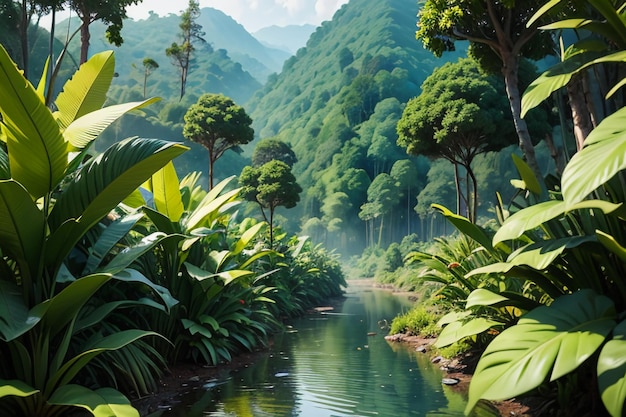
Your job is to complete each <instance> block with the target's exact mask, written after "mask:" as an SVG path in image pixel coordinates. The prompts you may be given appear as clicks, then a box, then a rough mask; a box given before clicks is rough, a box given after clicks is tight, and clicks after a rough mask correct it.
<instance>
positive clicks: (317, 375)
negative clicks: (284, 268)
mask: <svg viewBox="0 0 626 417" xmlns="http://www.w3.org/2000/svg"><path fill="white" fill-rule="evenodd" d="M408 307H409V303H408V302H405V303H404V304H403V301H402V300H401V299H400V298H398V297H397V296H395V295H393V294H391V293H389V292H385V291H378V290H374V291H359V292H357V293H355V294H348V297H347V298H346V300H345V302H344V303H343V305H342V307H340V308H338V309H337V310H335V311H334V312H332V313H331V314H318V315H315V316H307V317H304V318H302V319H299V320H295V321H294V322H293V323H292V324H293V326H294V328H295V329H297V332H294V333H287V332H286V333H282V334H279V335H276V336H275V338H274V343H273V346H272V348H271V349H270V352H269V353H268V354H267V355H261V356H260V357H259V358H258V359H257V360H256V361H255V363H254V364H253V365H252V366H250V367H248V368H244V369H241V370H239V371H237V372H233V373H231V375H230V377H231V378H232V380H231V381H229V382H228V383H227V384H223V385H218V386H215V387H214V388H213V389H211V390H209V391H207V392H205V393H196V394H195V395H194V396H192V397H191V398H189V397H188V398H186V399H185V400H184V401H185V402H186V403H187V404H189V403H193V405H192V406H191V408H190V407H189V406H188V405H187V406H184V405H183V404H181V406H180V407H178V408H177V410H178V409H180V411H179V412H180V413H184V414H164V415H163V417H172V416H176V417H178V416H180V417H183V416H184V417H196V416H198V417H200V416H202V415H206V413H213V414H211V415H215V416H218V415H236V416H238V417H248V416H249V417H265V416H278V417H287V416H302V417H313V416H315V417H317V416H324V415H331V414H340V415H370V414H371V413H373V412H377V413H378V415H385V416H397V417H402V416H411V415H420V416H424V415H426V416H428V415H433V416H434V415H437V413H444V414H445V415H459V416H461V415H462V411H463V408H464V406H465V400H464V398H463V396H462V395H461V394H457V393H455V392H453V391H451V390H449V389H444V388H443V387H442V384H441V378H442V375H441V371H440V370H439V369H438V367H437V366H435V365H433V364H431V363H430V360H429V358H428V355H424V354H422V353H418V352H413V351H412V350H410V349H407V348H406V347H405V346H403V345H401V344H392V345H390V344H388V343H387V342H386V341H385V340H384V337H383V336H384V335H385V334H386V332H385V331H384V330H380V328H379V325H378V322H379V321H380V320H381V319H388V320H389V319H390V318H392V317H394V316H395V315H397V314H398V313H399V312H401V311H403V310H406V309H408ZM368 332H376V333H377V334H376V335H375V336H368ZM278 373H287V374H288V375H286V376H280V377H279V376H276V375H277V374H278ZM221 413H224V414H221Z"/></svg>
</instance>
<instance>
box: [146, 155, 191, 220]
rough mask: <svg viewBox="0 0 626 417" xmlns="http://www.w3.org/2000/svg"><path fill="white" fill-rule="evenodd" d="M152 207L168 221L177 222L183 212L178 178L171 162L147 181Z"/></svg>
mask: <svg viewBox="0 0 626 417" xmlns="http://www.w3.org/2000/svg"><path fill="white" fill-rule="evenodd" d="M149 184H150V186H151V191H152V195H153V197H154V207H155V208H156V209H157V211H158V212H159V213H161V214H164V215H165V216H167V217H168V218H169V219H170V221H172V222H178V221H179V220H180V218H181V217H182V215H183V212H184V211H185V208H184V207H183V200H182V196H181V194H180V189H179V183H178V176H177V175H176V169H174V164H173V163H172V162H170V163H168V164H167V165H165V166H164V167H163V168H161V169H160V170H159V171H157V172H156V173H155V174H154V175H152V178H151V180H150V181H149Z"/></svg>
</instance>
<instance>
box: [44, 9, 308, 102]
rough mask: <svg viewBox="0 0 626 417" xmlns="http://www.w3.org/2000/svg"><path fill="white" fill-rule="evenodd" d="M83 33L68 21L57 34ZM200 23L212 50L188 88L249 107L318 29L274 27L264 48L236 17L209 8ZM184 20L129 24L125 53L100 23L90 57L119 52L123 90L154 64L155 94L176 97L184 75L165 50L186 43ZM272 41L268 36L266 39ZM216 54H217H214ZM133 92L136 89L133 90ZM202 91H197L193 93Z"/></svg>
mask: <svg viewBox="0 0 626 417" xmlns="http://www.w3.org/2000/svg"><path fill="white" fill-rule="evenodd" d="M68 23H69V24H71V26H72V28H75V27H77V24H78V21H77V19H73V20H64V21H63V22H60V23H59V24H58V25H57V29H56V33H57V36H58V37H60V35H59V34H64V33H66V32H67V31H66V28H67V24H68ZM196 23H198V24H200V25H201V26H202V30H203V31H204V32H205V35H204V39H205V40H206V42H207V43H208V45H210V47H211V48H208V49H207V48H206V47H203V46H202V45H201V44H196V45H195V46H196V48H197V52H196V54H195V58H196V60H195V63H194V65H193V67H192V69H191V71H190V75H189V80H188V85H189V87H191V88H190V91H194V90H196V91H198V90H200V89H203V90H208V91H213V92H221V93H223V94H225V95H228V96H230V97H232V98H233V99H235V100H236V101H238V102H245V101H247V100H248V98H249V97H250V96H251V95H252V94H253V93H254V92H255V91H256V90H258V89H259V88H260V87H261V86H262V85H263V84H265V82H266V81H267V79H268V77H269V76H270V75H271V74H274V73H279V72H280V71H281V70H282V67H283V63H284V61H285V60H286V59H288V58H289V57H290V56H291V55H292V54H293V52H292V51H291V49H296V50H297V49H298V48H300V47H302V46H304V45H305V44H306V41H307V39H308V34H310V33H311V32H312V30H313V29H314V27H313V26H310V25H308V26H304V27H302V28H299V27H298V26H289V27H286V28H279V27H272V28H270V29H269V32H265V31H261V35H260V37H261V38H262V39H263V42H261V41H260V40H259V39H257V38H255V36H253V35H251V34H250V33H248V32H247V31H246V29H245V28H244V27H243V26H242V25H240V24H239V23H237V22H236V21H235V20H234V19H232V18H231V17H230V16H228V15H226V14H224V13H223V12H222V11H220V10H216V9H214V8H210V7H206V8H203V9H201V14H200V17H199V18H198V20H197V21H196ZM179 24H180V16H177V15H175V14H169V15H167V16H163V17H161V16H159V15H157V14H152V15H150V16H149V17H148V18H147V19H142V20H137V21H135V20H132V19H129V20H127V21H125V22H124V28H123V30H122V36H123V38H124V43H123V44H122V45H121V46H120V47H119V48H117V47H115V46H113V45H111V44H110V43H109V42H108V41H107V40H106V39H105V36H104V32H105V29H106V27H105V25H103V24H102V23H101V22H95V23H93V24H92V25H90V33H91V45H90V54H94V53H97V52H100V51H103V50H109V49H113V50H114V51H115V56H116V62H117V63H118V64H117V66H116V72H117V73H118V75H119V77H118V79H117V80H116V83H117V82H121V83H122V84H124V83H126V81H124V80H128V79H134V80H135V83H140V82H142V80H141V79H142V76H143V67H142V61H143V59H144V58H152V59H154V60H155V61H156V62H157V63H158V64H159V68H158V69H157V70H155V71H154V72H153V74H152V75H151V76H150V83H149V84H151V85H152V86H153V91H154V90H156V91H158V94H159V95H161V96H163V97H167V96H169V95H175V91H176V89H177V88H176V83H177V82H178V78H179V77H178V70H177V68H175V67H174V66H173V65H171V63H170V59H169V58H167V57H166V56H165V49H166V48H167V47H168V46H169V45H171V44H172V43H173V42H180V39H179V37H178V35H179V33H180V28H179ZM264 33H265V34H266V35H263V34H264ZM281 38H282V39H289V42H287V43H286V44H283V45H278V46H273V45H271V44H272V43H274V42H275V40H277V39H281ZM78 42H79V41H78V36H77V37H75V39H74V40H73V41H72V44H71V47H70V51H71V52H72V55H74V56H78V47H79V43H78ZM210 49H212V50H213V51H210ZM126 85H128V86H132V85H133V84H132V83H131V84H128V83H126ZM194 86H196V88H193V87H194Z"/></svg>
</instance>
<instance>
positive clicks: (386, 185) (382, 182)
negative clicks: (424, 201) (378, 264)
mask: <svg viewBox="0 0 626 417" xmlns="http://www.w3.org/2000/svg"><path fill="white" fill-rule="evenodd" d="M399 195H400V193H399V192H398V187H397V186H396V182H395V181H394V179H393V178H391V176H390V175H389V174H385V173H382V174H380V175H378V176H376V178H374V180H373V181H372V183H371V184H370V186H369V188H368V189H367V203H365V204H364V205H363V206H361V212H360V213H359V217H360V218H361V219H362V220H365V221H369V222H370V229H371V232H372V233H370V240H371V242H373V237H374V235H373V227H374V226H373V221H374V219H376V218H377V217H380V224H379V229H378V243H377V246H378V247H380V245H381V243H382V236H383V226H384V217H385V215H387V214H389V213H390V212H391V211H392V210H393V208H394V207H395V206H397V204H398V202H399V200H400V198H399Z"/></svg>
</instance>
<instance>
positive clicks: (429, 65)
mask: <svg viewBox="0 0 626 417" xmlns="http://www.w3.org/2000/svg"><path fill="white" fill-rule="evenodd" d="M417 11H418V5H417V3H416V2H415V1H414V0H382V1H379V2H371V1H368V0H351V1H350V2H349V3H348V4H346V5H344V6H343V7H342V8H341V9H340V10H339V11H338V12H337V13H336V14H335V16H334V17H333V19H332V21H329V22H324V23H323V24H322V26H320V27H318V28H317V30H316V31H315V32H314V33H313V35H312V36H311V38H310V39H309V41H308V43H307V45H306V48H303V49H300V50H299V51H298V53H297V55H296V56H294V57H291V58H290V59H289V60H287V61H286V62H285V65H284V67H283V71H282V72H281V73H280V74H279V75H278V76H274V77H271V78H270V80H269V82H268V83H267V84H266V85H265V87H264V88H263V89H262V90H259V91H258V92H257V93H256V94H255V95H254V97H253V98H252V99H251V100H250V101H249V102H248V103H247V104H246V109H247V110H248V111H249V113H250V114H251V115H252V118H253V120H254V128H255V132H257V134H258V136H259V137H261V138H265V137H272V136H278V138H280V139H281V140H283V141H285V142H287V143H290V144H291V145H292V147H293V149H294V151H295V153H296V155H297V157H298V159H299V162H298V163H297V164H296V165H295V166H294V171H295V172H296V175H297V178H298V181H299V182H300V184H301V185H302V187H303V188H304V190H305V193H304V195H303V199H302V202H301V203H300V204H299V206H298V208H297V209H298V210H299V212H298V213H297V215H296V216H295V217H296V218H298V219H299V221H300V224H299V226H302V227H303V228H304V229H305V231H309V232H312V231H313V229H312V228H313V226H315V230H323V235H325V236H326V239H332V240H334V242H335V244H336V245H337V246H338V247H347V246H350V247H353V248H354V247H355V245H356V247H358V248H359V249H362V248H363V245H364V243H365V241H366V238H365V236H364V233H365V230H366V226H365V224H366V223H365V222H364V221H363V220H362V219H360V218H359V213H360V211H361V206H362V205H363V204H365V203H366V202H367V198H368V197H367V190H368V187H369V185H370V184H371V182H372V181H374V179H375V178H376V177H377V176H378V175H379V174H386V175H388V174H389V173H390V172H391V170H392V167H393V165H394V164H395V163H396V162H397V161H398V160H410V163H411V165H412V169H413V170H414V171H415V172H418V173H419V176H420V177H421V178H423V180H425V179H426V172H427V170H428V167H429V164H428V162H427V161H425V160H421V159H416V158H410V159H409V157H408V156H407V155H406V153H405V152H404V150H403V149H400V148H398V146H397V145H396V139H397V136H396V133H395V125H396V123H397V120H398V119H399V117H400V115H401V112H402V109H403V106H404V104H405V103H406V102H407V101H408V100H409V99H410V98H411V97H414V96H416V95H418V94H419V88H420V85H421V84H422V82H423V81H424V80H425V78H426V77H427V76H428V75H430V74H431V72H432V71H433V69H434V68H436V67H438V66H441V65H442V64H443V63H445V62H447V61H449V60H456V58H457V57H458V56H461V55H464V52H458V53H456V54H455V55H446V56H444V57H443V58H442V59H437V58H435V57H434V56H433V55H432V54H431V53H430V52H428V51H425V50H424V49H423V48H422V47H421V44H420V43H419V42H417V41H416V40H415V21H416V17H415V16H416V14H417ZM423 180H420V179H419V178H417V177H416V178H413V183H414V184H416V188H417V183H418V182H419V181H423ZM418 191H419V190H418V189H414V190H413V191H412V192H411V193H405V195H404V201H402V202H400V201H398V202H397V204H398V205H400V206H402V207H405V208H406V207H407V206H408V207H409V208H410V209H409V210H408V213H407V210H406V209H405V210H403V211H402V213H403V214H402V216H404V217H407V216H408V217H411V219H406V218H401V217H402V216H400V215H398V216H395V217H396V219H397V222H398V225H399V224H400V223H402V224H403V225H406V224H407V222H409V224H410V223H411V222H418V221H419V219H417V217H416V216H417V214H416V213H415V212H414V211H413V210H412V207H413V206H415V193H416V192H418ZM394 204H396V203H394ZM291 216H292V214H291V212H290V217H291ZM398 227H399V226H398ZM309 229H311V230H309ZM408 229H409V230H407V227H406V226H404V228H403V231H404V232H407V231H408V232H410V231H411V229H412V227H409V228H408ZM335 232H337V234H336V236H334V233H335ZM329 235H330V236H334V237H331V238H329V237H328V236H329ZM388 239H392V237H391V236H389V237H388ZM388 239H383V240H388Z"/></svg>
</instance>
